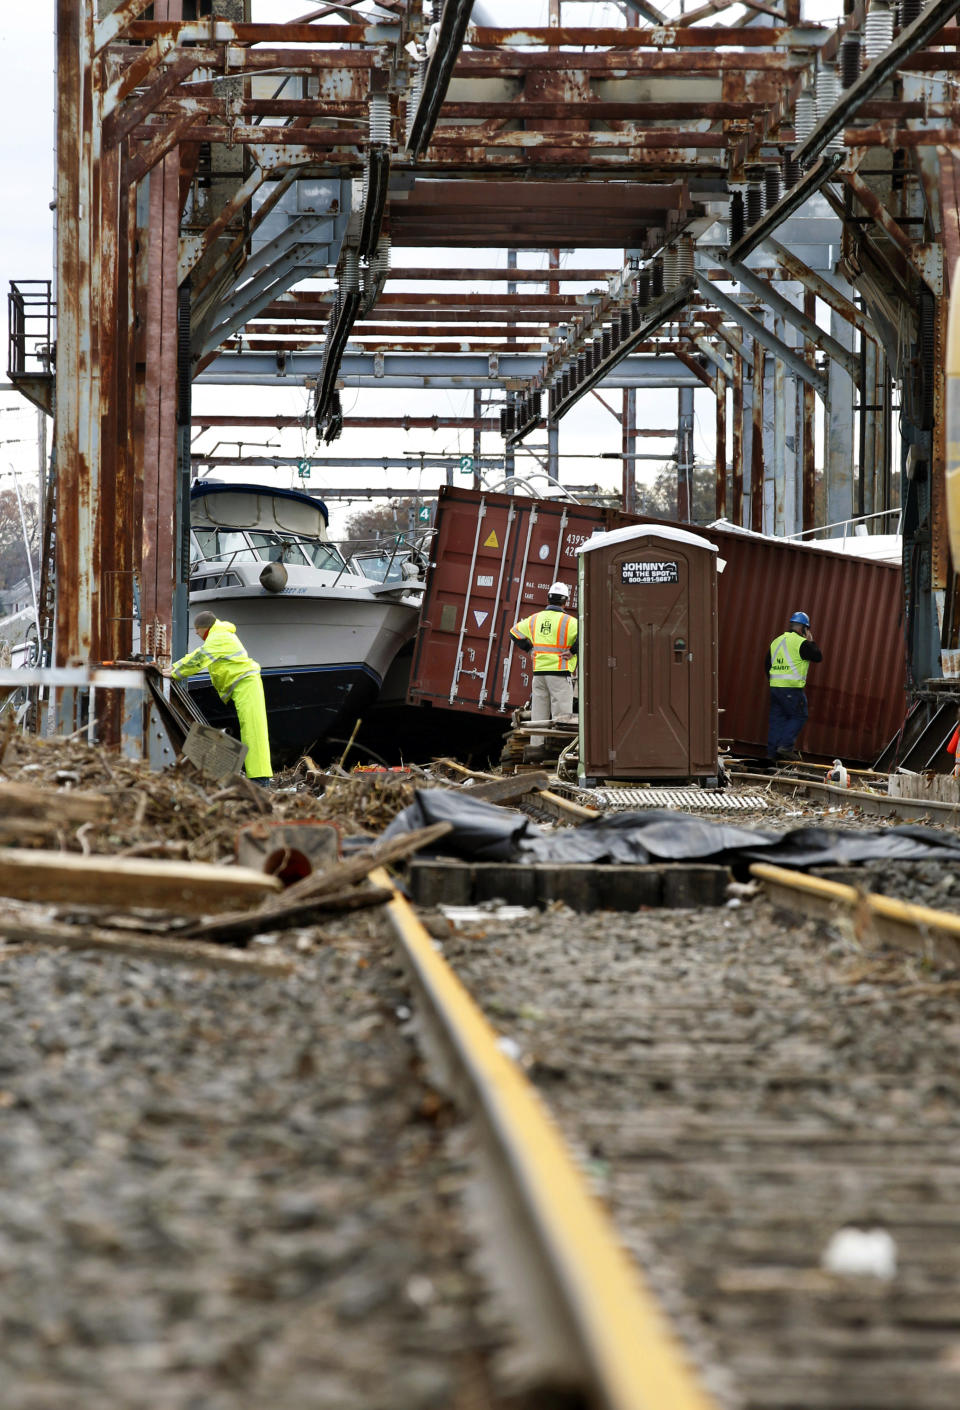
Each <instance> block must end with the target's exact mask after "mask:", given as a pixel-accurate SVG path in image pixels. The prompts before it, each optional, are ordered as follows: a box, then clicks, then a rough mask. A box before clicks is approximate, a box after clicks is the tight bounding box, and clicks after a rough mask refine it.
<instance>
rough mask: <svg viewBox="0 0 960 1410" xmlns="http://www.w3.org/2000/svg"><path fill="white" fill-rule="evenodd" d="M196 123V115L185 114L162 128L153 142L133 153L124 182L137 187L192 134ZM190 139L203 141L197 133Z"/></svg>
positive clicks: (125, 170)
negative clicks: (188, 134) (138, 183)
mask: <svg viewBox="0 0 960 1410" xmlns="http://www.w3.org/2000/svg"><path fill="white" fill-rule="evenodd" d="M195 121H196V114H195V113H185V114H183V116H182V117H180V118H177V119H175V120H174V121H173V122H172V123H171V124H170V126H169V127H162V128H161V129H160V131H159V132H157V133H156V134H155V136H154V137H153V138H152V140H151V141H149V142H146V143H144V144H143V145H142V146H140V147H139V148H137V149H136V150H135V151H133V152H132V153H131V155H130V156H129V157H128V158H127V160H126V162H125V163H124V180H125V181H127V182H129V183H130V184H131V185H136V183H137V182H138V181H140V180H142V178H143V177H144V176H146V174H147V172H148V171H151V170H152V169H153V168H154V167H155V166H156V165H157V164H158V163H159V162H161V161H163V160H164V158H165V157H166V156H167V154H168V153H169V152H171V151H173V149H174V148H175V147H176V146H178V144H179V143H180V142H181V141H182V140H183V138H184V137H185V136H186V135H187V133H188V132H190V129H191V128H192V127H193V124H194V123H195ZM190 139H191V141H200V140H202V139H201V138H199V137H198V136H197V135H196V133H195V132H190ZM178 160H179V159H178Z"/></svg>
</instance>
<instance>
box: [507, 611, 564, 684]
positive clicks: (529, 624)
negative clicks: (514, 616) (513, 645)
mask: <svg viewBox="0 0 960 1410" xmlns="http://www.w3.org/2000/svg"><path fill="white" fill-rule="evenodd" d="M510 635H511V636H512V637H513V639H514V641H519V640H520V638H521V637H525V638H526V639H527V640H528V641H532V642H533V653H532V654H533V672H534V675H538V674H539V673H540V672H542V671H552V672H554V673H556V672H564V673H569V674H571V675H572V674H573V672H574V671H575V670H576V669H577V649H576V648H577V619H576V617H571V616H570V614H569V613H568V612H561V611H560V610H559V608H557V607H546V608H544V610H543V611H542V612H534V613H533V615H532V616H530V617H524V619H523V621H522V622H517V624H516V626H513V627H511V628H510Z"/></svg>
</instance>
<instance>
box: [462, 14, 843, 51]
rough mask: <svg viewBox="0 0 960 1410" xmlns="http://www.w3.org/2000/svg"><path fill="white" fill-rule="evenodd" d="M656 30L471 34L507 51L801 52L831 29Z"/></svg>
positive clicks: (483, 44)
mask: <svg viewBox="0 0 960 1410" xmlns="http://www.w3.org/2000/svg"><path fill="white" fill-rule="evenodd" d="M684 21H685V22H684V23H683V24H677V25H674V24H667V25H658V26H656V28H652V29H648V28H646V27H641V28H637V29H632V28H631V29H619V28H618V29H614V28H612V27H606V26H602V25H598V26H595V27H586V26H582V25H581V26H572V25H564V26H562V27H561V26H551V27H550V28H547V29H545V28H543V27H532V28H529V29H493V28H487V27H485V26H483V25H479V26H475V27H474V28H473V29H472V30H471V32H470V46H471V48H473V49H511V48H517V47H528V48H534V47H536V48H543V49H561V48H562V49H568V48H583V47H594V48H602V49H654V50H657V51H662V50H664V49H702V48H709V47H713V46H714V45H715V46H716V47H717V48H735V49H746V48H763V47H765V46H767V45H771V46H772V45H774V44H777V45H783V44H786V45H791V46H792V47H796V48H799V49H803V50H816V49H817V48H818V47H819V46H818V45H817V43H816V41H815V38H814V36H816V35H820V36H822V37H823V39H826V38H827V37H828V35H829V34H830V30H828V29H826V28H823V27H821V26H819V25H814V24H811V25H805V26H804V27H803V29H802V30H797V29H794V28H793V27H791V26H782V25H780V26H778V25H767V26H764V27H763V28H757V29H740V28H739V27H738V26H735V25H733V26H731V25H711V26H710V28H709V29H697V28H696V26H695V25H690V24H689V23H686V16H684Z"/></svg>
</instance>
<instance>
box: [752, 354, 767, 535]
mask: <svg viewBox="0 0 960 1410" xmlns="http://www.w3.org/2000/svg"><path fill="white" fill-rule="evenodd" d="M765 362H766V352H765V350H764V347H763V344H762V343H758V342H757V340H756V339H754V341H753V404H752V411H753V435H752V438H751V442H750V525H749V527H750V528H751V529H753V530H754V532H755V533H758V534H759V533H762V532H763V391H764V388H763V380H764V363H765Z"/></svg>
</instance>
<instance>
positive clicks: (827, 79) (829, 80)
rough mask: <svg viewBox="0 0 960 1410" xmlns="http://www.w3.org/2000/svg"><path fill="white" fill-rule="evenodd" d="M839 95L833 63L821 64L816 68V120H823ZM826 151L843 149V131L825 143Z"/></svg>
mask: <svg viewBox="0 0 960 1410" xmlns="http://www.w3.org/2000/svg"><path fill="white" fill-rule="evenodd" d="M839 96H840V83H839V80H838V79H837V70H836V66H835V65H834V64H821V65H820V67H819V68H818V69H817V122H818V123H821V122H823V120H824V118H825V117H826V116H827V113H829V112H830V110H831V108H833V106H834V104H835V103H836V101H837V99H838V98H839ZM824 150H825V151H827V152H842V151H843V132H842V131H840V132H837V133H835V134H834V136H833V137H831V138H830V141H829V142H828V143H827V145H826V147H825V149H824Z"/></svg>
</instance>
